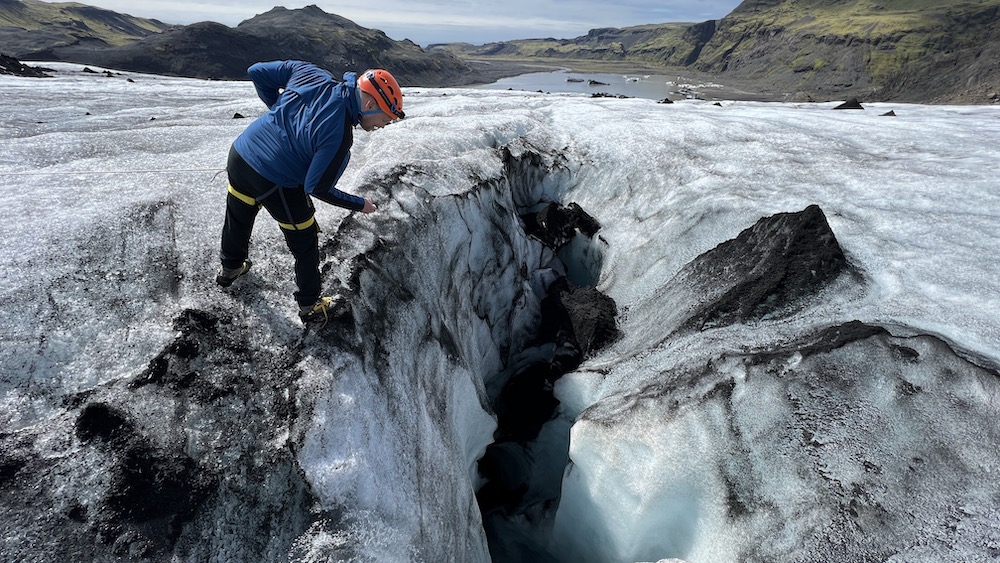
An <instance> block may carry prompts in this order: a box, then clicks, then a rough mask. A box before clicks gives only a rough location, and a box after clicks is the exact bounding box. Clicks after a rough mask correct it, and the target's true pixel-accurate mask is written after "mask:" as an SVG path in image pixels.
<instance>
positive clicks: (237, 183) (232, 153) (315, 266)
mask: <svg viewBox="0 0 1000 563" xmlns="http://www.w3.org/2000/svg"><path fill="white" fill-rule="evenodd" d="M226 172H227V173H228V174H229V184H230V185H231V186H233V188H235V189H236V191H238V192H240V193H241V194H244V195H247V196H250V197H252V198H254V199H256V200H257V203H258V205H250V204H248V203H246V202H244V201H243V200H241V199H239V198H237V197H236V196H234V195H233V194H229V195H228V196H227V197H226V223H225V225H224V226H223V227H222V250H221V251H220V253H219V256H220V257H221V258H222V266H223V267H225V268H236V267H238V266H240V265H242V264H243V261H244V260H246V259H247V256H248V255H249V251H250V234H251V233H252V232H253V223H254V220H255V219H256V218H257V212H258V211H259V210H260V207H261V206H263V207H264V208H265V209H267V212H268V213H270V214H271V217H274V219H275V220H277V221H278V222H279V223H286V224H291V225H296V224H300V223H304V222H306V221H308V220H309V218H311V217H312V216H313V213H314V209H313V204H312V201H311V200H310V199H309V196H308V195H306V192H305V189H304V188H303V187H302V186H299V187H298V188H296V189H289V188H284V187H279V188H278V189H276V190H275V189H273V188H274V187H275V185H274V183H273V182H271V181H270V180H268V179H267V178H264V177H263V176H261V175H260V174H258V173H257V171H256V170H254V169H253V168H251V167H250V165H249V164H247V163H246V161H244V160H243V158H242V157H241V156H240V155H239V153H237V152H236V150H235V149H233V148H230V149H229V161H228V163H227V164H226ZM268 192H270V194H268ZM261 196H265V197H263V198H261ZM281 232H282V233H284V235H285V243H286V244H287V245H288V249H289V250H291V251H292V256H294V257H295V283H296V285H298V288H299V289H298V291H296V292H295V300H296V301H297V302H298V303H299V305H312V304H313V303H315V302H316V300H317V299H319V294H320V290H321V282H320V277H319V236H318V233H319V229H318V227H317V225H316V224H315V223H313V224H312V225H310V226H309V227H306V228H304V229H300V230H293V229H288V228H285V227H282V229H281Z"/></svg>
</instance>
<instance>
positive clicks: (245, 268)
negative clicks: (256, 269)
mask: <svg viewBox="0 0 1000 563" xmlns="http://www.w3.org/2000/svg"><path fill="white" fill-rule="evenodd" d="M252 265H253V262H251V261H250V260H244V261H243V264H242V265H240V266H239V267H236V268H225V267H223V268H219V273H218V274H217V275H216V276H215V283H217V284H219V285H221V286H222V287H229V286H231V285H233V282H234V281H236V278H238V277H240V276H242V275H243V274H245V273H247V272H249V271H250V266H252Z"/></svg>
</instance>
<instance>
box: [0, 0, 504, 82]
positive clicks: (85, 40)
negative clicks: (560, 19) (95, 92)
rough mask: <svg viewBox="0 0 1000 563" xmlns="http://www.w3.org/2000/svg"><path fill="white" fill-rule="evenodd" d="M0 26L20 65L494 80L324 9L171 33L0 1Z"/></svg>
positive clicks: (102, 13)
mask: <svg viewBox="0 0 1000 563" xmlns="http://www.w3.org/2000/svg"><path fill="white" fill-rule="evenodd" d="M0 22H3V23H4V24H5V26H6V27H5V28H3V29H2V30H0V44H3V45H5V47H4V48H5V49H9V50H10V52H5V53H4V54H7V55H13V56H15V57H17V58H19V59H21V60H34V61H38V60H49V61H66V62H75V63H81V64H91V65H97V66H103V67H107V68H113V69H118V70H127V71H134V72H148V73H154V74H164V75H171V76H186V77H193V78H217V79H243V78H246V69H247V67H248V66H250V65H251V64H253V63H254V62H257V61H262V60H275V59H292V58H294V59H303V60H309V61H312V62H315V63H317V64H319V65H320V66H323V67H325V68H327V69H329V70H331V71H332V72H334V74H335V75H339V73H340V72H342V71H346V70H357V71H361V70H364V69H365V68H370V67H384V68H388V69H391V70H392V72H393V74H394V75H395V76H396V78H397V79H398V80H399V81H400V82H401V83H403V84H406V85H411V86H450V85H456V84H467V83H470V82H475V81H490V80H492V79H494V78H492V77H491V76H489V75H484V74H483V73H482V71H481V70H477V69H475V68H473V67H471V66H470V65H469V64H468V63H466V62H464V61H462V60H461V59H459V58H457V57H455V56H454V55H452V54H450V53H447V52H442V51H435V52H427V51H424V50H423V49H422V48H421V47H420V46H418V45H417V44H415V43H413V42H412V41H409V40H403V41H396V40H393V39H390V38H389V37H388V36H386V35H385V33H383V32H381V31H379V30H376V29H368V28H364V27H361V26H359V25H357V24H356V23H354V22H352V21H350V20H348V19H345V18H342V17H340V16H337V15H334V14H328V13H326V12H324V11H323V10H321V9H319V8H317V7H316V6H307V7H305V8H301V9H296V10H288V9H285V8H280V7H278V8H274V9H272V10H271V11H269V12H267V13H265V14H261V15H258V16H256V17H254V18H252V19H249V20H247V21H244V22H241V23H240V24H239V25H238V26H237V27H235V28H231V27H228V26H225V25H222V24H219V23H214V22H200V23H195V24H191V25H186V26H168V25H165V24H161V23H159V22H156V21H155V20H139V19H138V18H132V17H131V16H122V15H120V14H116V13H114V12H109V11H107V10H101V9H98V8H91V7H89V6H83V5H80V4H52V5H50V4H45V3H44V2H39V1H37V0H25V1H24V2H21V1H18V0H0ZM500 72H502V71H500ZM514 73H515V74H516V72H514Z"/></svg>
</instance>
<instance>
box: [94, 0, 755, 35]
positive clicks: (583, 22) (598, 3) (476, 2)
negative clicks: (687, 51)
mask: <svg viewBox="0 0 1000 563" xmlns="http://www.w3.org/2000/svg"><path fill="white" fill-rule="evenodd" d="M83 3H85V4H89V5H92V6H98V7H101V8H105V9H108V10H112V11H115V12H120V13H124V14H129V15H132V16H136V17H142V18H153V19H158V20H160V21H163V22H165V23H176V24H190V23H195V22H199V21H215V22H219V23H223V24H226V25H229V26H235V25H237V24H239V23H240V22H241V21H244V20H247V19H250V18H252V17H254V16H255V15H257V14H261V13H264V12H267V11H269V10H270V9H271V8H273V7H274V6H276V5H283V6H284V7H285V8H288V9H295V8H302V7H304V6H307V5H316V6H319V7H320V8H321V9H323V10H324V11H326V12H329V13H332V14H337V15H339V16H343V17H345V18H347V19H349V20H352V21H354V22H355V23H357V24H359V25H361V26H364V27H369V28H375V29H380V30H382V31H384V32H385V33H386V35H388V36H389V37H391V38H393V39H397V40H401V39H410V40H411V41H414V42H415V43H418V44H420V45H425V46H426V45H428V44H431V43H455V42H469V43H474V44H482V43H490V42H494V41H503V40H510V39H530V38H539V37H555V38H557V39H571V38H573V37H578V36H580V35H586V33H587V32H588V31H589V30H591V29H594V28H600V27H627V26H632V25H642V24H649V23H668V22H701V21H706V20H713V19H720V18H723V17H725V16H726V15H727V14H728V13H729V12H731V11H732V10H733V9H734V8H735V7H736V6H738V5H739V4H740V1H739V0H666V1H664V0H625V1H623V2H607V1H606V0H555V1H551V2H537V1H534V0H509V1H507V2H494V1H492V0H491V1H488V2H486V1H482V0H463V1H458V2H451V1H445V0H417V1H412V0H385V1H383V2H381V3H378V4H373V3H372V2H368V1H366V0H345V1H338V2H331V1H324V0H305V1H301V2H291V3H288V2H286V3H284V4H279V3H277V1H276V0H207V1H204V2H193V1H191V0H180V1H175V0H148V1H144V2H141V3H136V2H134V1H133V0H92V1H85V2H83Z"/></svg>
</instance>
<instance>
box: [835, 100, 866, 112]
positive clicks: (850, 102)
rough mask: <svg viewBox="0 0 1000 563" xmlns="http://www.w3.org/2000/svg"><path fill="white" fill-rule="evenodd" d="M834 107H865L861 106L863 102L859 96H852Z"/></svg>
mask: <svg viewBox="0 0 1000 563" xmlns="http://www.w3.org/2000/svg"><path fill="white" fill-rule="evenodd" d="M833 109H865V108H863V107H861V102H859V101H858V99H857V98H851V99H849V100H847V101H846V102H844V103H842V104H840V105H839V106H837V107H835V108H833Z"/></svg>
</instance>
